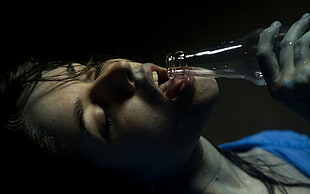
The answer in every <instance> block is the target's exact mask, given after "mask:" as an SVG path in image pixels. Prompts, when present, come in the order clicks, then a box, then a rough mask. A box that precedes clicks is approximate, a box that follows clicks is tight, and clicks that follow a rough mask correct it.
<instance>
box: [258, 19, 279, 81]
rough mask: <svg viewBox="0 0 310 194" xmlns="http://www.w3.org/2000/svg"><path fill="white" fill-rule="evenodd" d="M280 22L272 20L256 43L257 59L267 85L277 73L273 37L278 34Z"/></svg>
mask: <svg viewBox="0 0 310 194" xmlns="http://www.w3.org/2000/svg"><path fill="white" fill-rule="evenodd" d="M280 27H281V23H280V22H278V21H275V22H273V23H272V24H271V25H270V26H269V27H268V28H266V29H265V30H264V31H263V32H262V33H261V36H260V38H259V41H258V45H257V54H256V55H257V60H258V63H259V66H260V68H261V70H262V73H263V75H264V78H265V80H266V83H267V85H271V84H273V83H274V81H275V79H276V78H277V77H278V75H279V64H278V60H277V56H276V54H275V52H274V50H273V49H274V39H275V38H276V37H277V36H278V34H279V31H280Z"/></svg>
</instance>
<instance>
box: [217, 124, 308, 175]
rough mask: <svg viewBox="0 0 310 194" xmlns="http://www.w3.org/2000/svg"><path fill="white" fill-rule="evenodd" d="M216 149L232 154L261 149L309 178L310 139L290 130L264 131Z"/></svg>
mask: <svg viewBox="0 0 310 194" xmlns="http://www.w3.org/2000/svg"><path fill="white" fill-rule="evenodd" d="M218 147H220V148H222V149H225V150H230V151H234V152H245V151H248V150H250V149H252V148H261V149H264V150H266V151H268V152H271V153H272V154H274V155H276V156H277V157H279V158H282V159H283V160H285V161H287V162H288V163H290V164H292V165H293V166H295V167H296V168H297V169H298V170H300V171H301V172H303V173H304V174H305V175H306V176H308V177H310V138H309V137H308V136H307V135H305V134H300V133H297V132H294V131H292V130H264V131H262V132H259V133H256V134H254V135H250V136H246V137H244V138H241V139H240V140H237V141H233V142H228V143H224V144H221V145H219V146H218Z"/></svg>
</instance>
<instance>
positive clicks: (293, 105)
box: [257, 13, 310, 122]
mask: <svg viewBox="0 0 310 194" xmlns="http://www.w3.org/2000/svg"><path fill="white" fill-rule="evenodd" d="M280 28H281V23H280V22H278V21H275V22H274V23H273V24H271V26H270V27H268V28H266V29H265V30H264V31H263V32H262V33H261V36H260V39H259V42H258V47H257V60H258V63H259V65H260V68H261V71H262V73H263V76H264V79H265V81H266V83H267V86H268V88H269V92H270V94H271V95H272V97H273V98H274V99H275V100H277V101H278V102H280V103H281V104H283V105H285V106H286V107H288V108H289V109H290V110H291V111H293V112H294V113H296V114H297V115H298V116H300V117H301V118H303V119H305V120H306V121H308V122H310V47H309V46H310V31H309V28H310V14H309V13H307V14H304V15H303V16H302V17H301V18H300V19H299V20H298V21H296V22H295V23H294V24H293V25H292V26H291V27H290V28H289V30H288V32H287V33H286V35H285V37H284V38H283V39H282V41H281V43H280V45H281V49H280V51H279V56H277V54H276V53H275V52H274V49H273V48H274V40H275V38H276V37H277V35H278V33H279V30H280Z"/></svg>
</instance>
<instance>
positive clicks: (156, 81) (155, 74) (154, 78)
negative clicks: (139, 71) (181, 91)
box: [152, 71, 158, 85]
mask: <svg viewBox="0 0 310 194" xmlns="http://www.w3.org/2000/svg"><path fill="white" fill-rule="evenodd" d="M152 76H153V81H154V83H155V84H156V85H158V73H157V71H153V72H152Z"/></svg>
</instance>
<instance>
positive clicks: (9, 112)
mask: <svg viewBox="0 0 310 194" xmlns="http://www.w3.org/2000/svg"><path fill="white" fill-rule="evenodd" d="M113 58H115V56H107V55H96V56H95V57H94V56H90V59H89V58H88V60H85V59H83V60H68V59H67V60H50V59H43V60H42V59H38V58H26V59H24V60H21V61H20V62H19V63H18V65H17V66H15V67H14V68H12V69H11V71H6V72H5V73H4V75H2V77H1V79H0V106H1V107H2V108H1V110H0V111H1V117H0V121H1V127H2V128H5V129H9V130H2V129H1V134H4V135H2V137H4V138H7V137H8V139H9V138H10V137H12V136H14V137H15V139H16V142H13V144H14V143H17V144H18V145H19V144H20V141H25V140H24V139H29V137H30V140H31V141H30V143H32V142H35V143H36V144H39V145H40V147H43V148H44V149H46V150H48V151H49V152H53V153H58V152H59V151H60V152H61V153H63V152H64V150H62V149H61V148H60V147H59V144H58V143H56V142H55V140H54V139H53V138H52V137H50V136H48V135H47V134H46V133H45V132H44V131H42V130H38V129H37V127H36V125H35V124H34V123H32V122H31V121H30V120H29V119H28V118H27V116H26V115H23V111H22V109H21V107H22V104H23V103H24V102H23V101H21V99H24V100H25V99H27V94H29V93H30V92H31V89H32V88H33V86H35V84H36V83H37V82H38V81H51V80H53V81H55V80H57V81H66V80H68V79H73V78H75V77H78V76H80V75H82V74H83V73H85V72H86V71H87V70H89V68H91V67H96V66H98V65H99V64H101V63H103V62H105V61H107V60H108V59H113ZM73 63H80V64H82V65H85V68H83V69H82V70H81V71H79V72H74V73H73V74H71V75H70V76H68V77H66V78H61V79H58V78H57V76H56V77H45V78H42V72H43V71H48V70H52V69H55V68H57V67H60V66H66V67H67V68H68V69H69V72H70V68H71V67H72V64H73ZM25 88H27V90H26V91H28V92H29V93H27V92H26V93H23V91H24V90H25ZM21 94H23V95H24V96H23V97H22V98H20V97H21ZM33 131H35V132H33ZM13 134H14V135H13ZM25 137H26V138H25ZM26 141H27V140H26ZM27 142H28V143H29V141H27ZM31 146H32V147H31V149H33V147H35V146H33V145H32V144H31ZM215 147H216V146H215ZM19 148H20V147H18V148H16V149H19ZM40 150H41V149H40ZM218 150H219V151H220V152H221V153H222V154H223V155H224V156H225V157H226V158H228V159H229V160H230V161H231V162H232V163H233V164H235V165H236V166H238V167H239V168H241V169H242V170H243V171H245V172H246V173H248V174H249V175H250V176H252V177H254V178H257V179H259V180H261V181H262V182H263V184H264V185H265V186H266V187H267V189H268V191H269V193H271V194H273V193H274V192H275V188H276V187H278V188H279V190H280V191H281V192H283V193H286V190H285V186H300V187H310V184H306V183H299V182H296V181H295V180H292V179H291V178H288V177H285V176H283V175H280V174H278V173H277V172H275V171H273V170H272V166H271V165H268V164H264V165H262V164H261V163H260V164H256V163H251V162H249V161H247V160H245V159H243V158H241V157H240V156H238V155H237V154H236V153H234V152H229V151H225V150H222V149H219V148H218ZM48 159H50V157H48ZM266 167H267V170H266ZM269 175H273V176H269ZM275 177H276V178H275Z"/></svg>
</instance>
